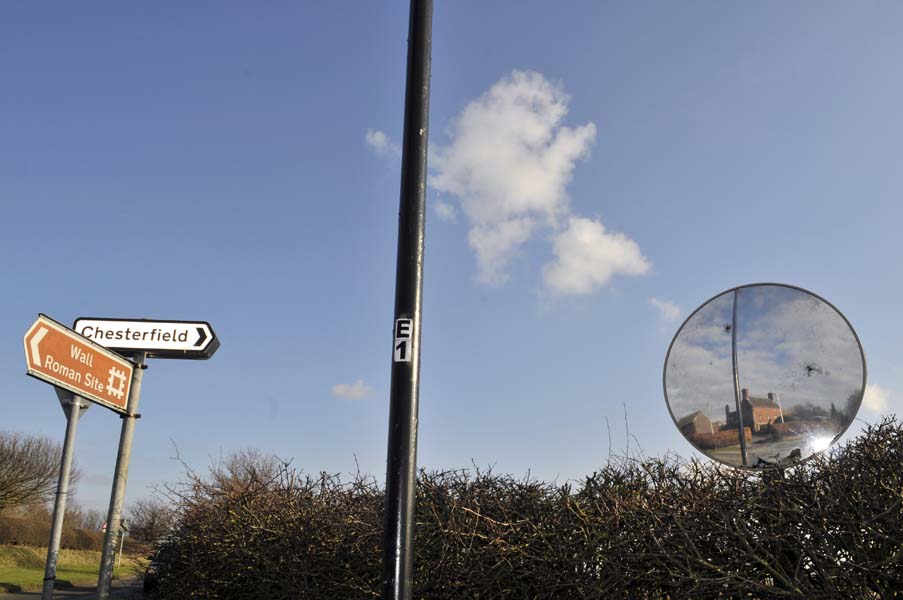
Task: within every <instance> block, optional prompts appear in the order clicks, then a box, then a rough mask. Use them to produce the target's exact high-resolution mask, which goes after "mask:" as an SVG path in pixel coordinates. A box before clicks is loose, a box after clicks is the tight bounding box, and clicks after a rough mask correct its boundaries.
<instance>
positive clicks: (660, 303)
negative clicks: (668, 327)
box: [649, 298, 681, 323]
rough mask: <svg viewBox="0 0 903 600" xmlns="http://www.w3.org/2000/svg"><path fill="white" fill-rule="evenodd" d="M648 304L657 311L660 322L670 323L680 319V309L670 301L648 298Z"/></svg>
mask: <svg viewBox="0 0 903 600" xmlns="http://www.w3.org/2000/svg"><path fill="white" fill-rule="evenodd" d="M649 304H651V305H652V306H654V307H655V308H656V309H657V310H658V316H659V317H660V318H661V320H662V321H665V322H668V323H670V322H672V321H676V320H677V319H679V318H680V314H681V312H680V309H679V308H678V307H677V305H676V304H674V303H673V302H671V301H670V300H660V299H658V298H650V299H649Z"/></svg>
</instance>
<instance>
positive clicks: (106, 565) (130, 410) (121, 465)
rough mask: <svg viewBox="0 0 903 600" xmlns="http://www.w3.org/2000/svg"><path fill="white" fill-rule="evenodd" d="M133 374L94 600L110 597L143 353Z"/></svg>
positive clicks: (136, 354)
mask: <svg viewBox="0 0 903 600" xmlns="http://www.w3.org/2000/svg"><path fill="white" fill-rule="evenodd" d="M134 357H135V370H134V373H133V375H132V393H131V394H129V401H128V406H127V408H126V412H125V414H123V415H122V432H121V433H120V434H119V452H118V453H117V454H116V471H115V473H114V474H113V490H112V492H111V493H110V509H109V511H108V513H107V531H106V532H105V533H104V536H103V551H102V552H101V555H100V574H99V575H98V576H97V600H107V599H108V598H109V597H110V583H111V582H112V580H113V559H114V556H115V554H116V535H117V533H118V532H119V527H117V526H115V525H114V523H115V524H117V525H118V524H119V523H120V521H121V520H122V502H123V500H124V499H125V484H126V482H127V481H128V478H129V459H130V458H131V456H132V439H133V438H134V437H135V421H137V420H138V417H139V416H140V415H138V401H139V400H140V399H141V381H142V379H143V378H144V370H145V369H146V368H147V366H146V365H145V364H144V359H145V353H144V352H136V353H135V355H134Z"/></svg>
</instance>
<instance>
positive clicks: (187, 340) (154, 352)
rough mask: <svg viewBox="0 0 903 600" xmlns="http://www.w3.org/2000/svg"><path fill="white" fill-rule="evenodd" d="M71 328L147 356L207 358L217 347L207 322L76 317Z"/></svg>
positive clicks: (96, 340)
mask: <svg viewBox="0 0 903 600" xmlns="http://www.w3.org/2000/svg"><path fill="white" fill-rule="evenodd" d="M73 329H75V331H77V332H78V333H80V334H81V335H83V336H85V337H86V338H88V339H91V340H94V341H95V342H97V343H98V344H101V345H102V346H106V347H107V348H110V349H111V350H116V351H119V352H126V353H128V352H144V353H146V354H147V358H182V359H185V358H188V359H191V358H194V359H201V360H206V359H208V358H210V357H211V356H213V353H214V352H216V350H217V348H219V338H217V337H216V333H214V331H213V328H212V327H211V326H210V323H208V322H207V321H161V320H157V319H111V318H95V317H79V318H78V319H76V320H75V324H74V325H73Z"/></svg>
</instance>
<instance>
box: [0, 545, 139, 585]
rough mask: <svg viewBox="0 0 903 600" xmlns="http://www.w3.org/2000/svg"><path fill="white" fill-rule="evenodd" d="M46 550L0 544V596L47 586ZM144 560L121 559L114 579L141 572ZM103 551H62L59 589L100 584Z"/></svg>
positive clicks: (59, 565) (114, 573)
mask: <svg viewBox="0 0 903 600" xmlns="http://www.w3.org/2000/svg"><path fill="white" fill-rule="evenodd" d="M46 560H47V548H35V547H31V546H5V545H0V593H2V592H33V591H38V590H40V589H41V588H42V587H43V585H44V563H45V561H46ZM144 564H146V561H145V559H143V558H141V557H137V556H125V555H123V557H122V566H121V567H120V568H118V569H114V570H113V579H119V578H122V577H132V576H134V575H137V574H139V573H141V572H142V570H143V566H144ZM99 570H100V552H98V551H94V550H65V549H64V550H61V551H60V560H59V563H58V565H57V569H56V587H57V588H58V589H63V588H66V587H73V586H77V585H85V584H88V585H93V584H96V583H97V575H98V571H99Z"/></svg>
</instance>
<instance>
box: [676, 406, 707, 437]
mask: <svg viewBox="0 0 903 600" xmlns="http://www.w3.org/2000/svg"><path fill="white" fill-rule="evenodd" d="M677 427H678V429H680V431H681V432H682V433H683V434H684V435H685V436H687V437H688V438H692V437H693V436H694V435H696V434H697V433H709V434H713V433H715V428H714V427H713V426H712V422H711V421H710V420H709V418H708V417H707V416H705V413H703V412H702V411H701V410H697V411H696V412H694V413H693V414H690V415H687V416H685V417H684V418H682V419H681V420H680V421H678V422H677Z"/></svg>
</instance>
